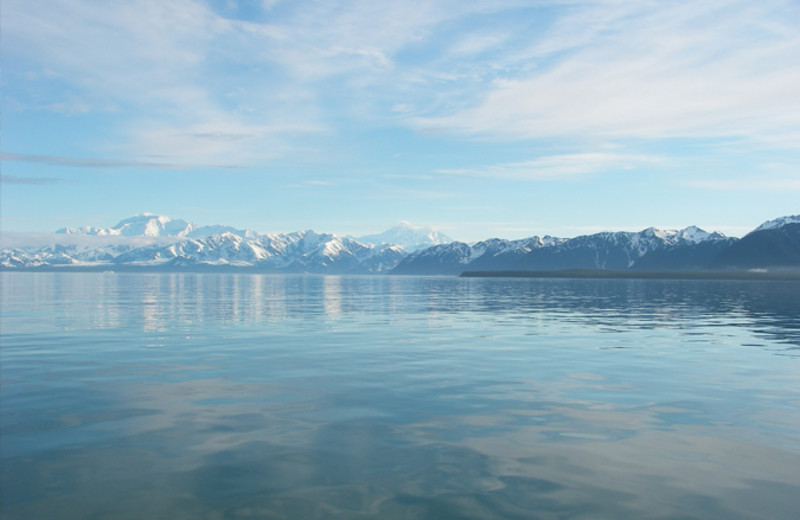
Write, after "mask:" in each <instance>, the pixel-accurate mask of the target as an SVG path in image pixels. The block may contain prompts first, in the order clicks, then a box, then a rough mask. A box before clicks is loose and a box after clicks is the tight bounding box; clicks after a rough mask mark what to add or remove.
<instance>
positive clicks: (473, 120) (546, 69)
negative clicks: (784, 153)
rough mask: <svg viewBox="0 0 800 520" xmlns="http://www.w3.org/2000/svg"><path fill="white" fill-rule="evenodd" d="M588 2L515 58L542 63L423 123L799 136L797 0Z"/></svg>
mask: <svg viewBox="0 0 800 520" xmlns="http://www.w3.org/2000/svg"><path fill="white" fill-rule="evenodd" d="M592 4H595V7H594V8H592V7H591V6H592ZM587 5H588V6H590V7H589V8H587V9H576V10H575V11H574V14H570V12H569V11H565V12H564V13H565V14H564V15H563V16H562V18H560V19H559V21H558V22H557V23H555V24H554V25H553V26H552V27H550V29H549V31H547V32H546V33H545V35H544V36H543V37H542V38H541V41H540V42H538V43H535V44H534V45H532V46H530V48H528V49H527V50H525V51H524V52H521V53H518V54H517V55H516V56H514V57H513V59H517V60H520V61H521V62H522V63H527V64H528V65H534V66H535V67H534V68H532V69H527V70H524V69H522V68H520V69H519V71H520V74H518V75H513V74H508V75H507V76H506V77H503V78H498V79H496V80H495V81H494V82H493V83H492V85H491V87H490V89H489V90H488V91H487V92H486V93H485V95H484V96H483V97H482V99H481V100H480V101H479V102H478V103H476V104H475V105H473V106H471V107H467V108H464V109H461V110H457V111H455V112H453V113H450V114H445V115H433V116H429V117H423V118H417V119H416V120H415V123H416V124H417V126H418V127H419V128H420V129H425V130H431V129H436V130H440V131H441V130H444V131H447V132H457V133H461V134H466V135H471V136H475V137H479V138H483V139H538V138H543V137H552V136H572V137H575V136H583V137H598V136H601V137H604V138H624V139H661V138H673V137H691V138H706V137H751V138H753V139H757V138H759V139H763V138H764V136H773V137H775V138H779V137H780V136H782V135H783V134H786V133H788V132H791V133H794V134H796V128H797V126H798V125H799V124H800V115H798V114H800V33H798V32H797V31H796V30H795V29H793V27H796V26H797V23H800V19H798V12H797V10H796V9H794V10H792V9H791V5H790V4H788V3H786V2H782V1H771V2H765V3H754V2H736V1H717V2H700V3H698V2H695V3H685V2H658V3H653V2H643V3H628V4H617V3H609V2H587ZM510 62H511V59H509V63H510ZM797 146H798V145H797V143H795V145H794V147H795V148H797Z"/></svg>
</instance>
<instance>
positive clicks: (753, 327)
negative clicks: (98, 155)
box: [0, 273, 800, 520]
mask: <svg viewBox="0 0 800 520" xmlns="http://www.w3.org/2000/svg"><path fill="white" fill-rule="evenodd" d="M0 281H1V282H2V286H1V289H0V291H1V297H2V299H1V300H0V303H1V304H2V305H1V306H0V312H2V322H0V325H1V327H0V334H1V336H0V347H1V350H0V361H2V365H1V366H0V375H1V376H2V390H1V391H0V405H2V415H1V416H0V417H1V419H0V421H1V423H0V427H2V430H0V441H1V443H0V450H1V452H2V475H1V478H2V480H1V481H0V484H1V485H2V488H1V489H2V497H1V498H2V502H0V516H2V518H3V519H4V520H11V519H28V518H30V519H62V518H64V519H67V518H68V519H74V518H92V519H129V518H131V519H132V518H163V519H180V518H205V519H220V518H268V519H273V518H286V519H312V518H335V519H361V518H382V519H384V518H385V519H395V518H398V519H399V518H403V519H411V518H414V519H429V518H430V519H433V518H436V519H449V518H470V519H489V518H491V519H495V518H497V519H500V518H502V519H505V518H509V519H512V518H513V519H517V518H518V519H530V518H543V519H556V518H559V519H560V518H587V519H588V518H664V519H666V518H671V519H672V518H697V519H701V518H702V519H706V518H719V519H723V518H724V519H733V518H753V519H755V518H769V519H783V518H785V519H792V520H796V519H797V518H800V284H798V283H797V282H752V281H739V282H725V281H713V282H702V281H690V282H682V281H634V280H532V279H524V280H512V279H474V278H471V279H459V278H417V277H390V276H372V277H366V276H365V277H317V276H262V275H235V274H230V275H229V274H225V275H214V274H78V273H64V274H58V273H55V274H49V273H36V274H31V273H3V274H2V278H0Z"/></svg>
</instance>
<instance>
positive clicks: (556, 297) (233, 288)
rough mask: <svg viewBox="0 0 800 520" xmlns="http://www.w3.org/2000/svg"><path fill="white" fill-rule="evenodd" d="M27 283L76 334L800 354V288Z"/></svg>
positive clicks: (287, 279) (101, 278) (81, 278)
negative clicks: (651, 337) (586, 337)
mask: <svg viewBox="0 0 800 520" xmlns="http://www.w3.org/2000/svg"><path fill="white" fill-rule="evenodd" d="M15 276H23V277H34V279H35V283H34V287H35V291H34V292H33V294H32V295H30V297H31V299H30V300H29V303H30V305H32V306H37V305H47V306H50V307H51V308H50V312H49V313H47V314H46V319H50V320H53V322H59V320H63V319H64V316H65V309H64V307H66V306H69V307H71V308H73V309H74V308H76V307H77V308H80V309H82V310H83V312H82V313H80V315H82V316H84V320H83V321H82V322H79V323H75V321H74V320H70V323H69V324H64V325H63V326H69V327H72V328H75V327H83V328H115V327H127V328H141V329H143V330H148V331H158V330H166V329H174V328H176V327H178V328H180V327H191V326H192V325H198V324H202V323H205V324H207V325H212V324H214V323H242V324H253V325H257V324H258V323H260V322H264V323H269V322H273V321H280V320H287V319H288V320H294V319H302V318H303V317H304V316H308V315H309V314H314V315H322V316H325V317H327V318H328V319H333V320H337V319H359V317H365V316H370V315H381V316H387V317H389V319H391V316H392V315H393V314H395V313H398V312H399V313H403V314H404V315H409V314H410V315H417V316H419V317H420V318H423V317H424V318H425V319H427V320H433V321H436V320H438V319H441V318H442V317H443V316H449V317H457V316H458V315H464V316H474V315H475V313H478V314H481V315H486V316H487V317H489V318H493V319H497V320H505V321H507V322H508V323H509V324H510V325H514V326H517V327H527V328H529V329H530V332H531V333H535V332H536V329H537V327H541V326H544V324H550V326H552V325H553V324H558V323H559V322H564V323H580V324H582V325H583V326H589V327H597V328H599V329H603V330H608V331H610V332H613V331H620V330H630V329H659V328H670V327H682V328H691V326H692V324H693V323H695V322H700V321H702V323H703V327H709V326H712V327H713V326H714V323H719V324H724V325H726V326H727V325H733V326H741V327H743V328H746V329H749V330H751V331H753V332H754V333H755V334H756V335H757V336H764V337H769V338H771V339H772V340H778V341H779V342H781V343H783V344H785V345H786V346H787V350H792V349H795V348H797V347H800V322H798V320H797V309H799V308H800V282H771V281H770V282H761V281H674V280H555V279H544V280H535V279H516V280H514V279H479V278H468V279H463V278H449V277H441V278H438V277H430V278H425V277H421V278H405V277H403V278H398V277H391V276H360V277H359V276H352V277H347V276H282V275H256V274H241V275H240V274H107V275H97V274H78V273H70V274H66V275H58V274H50V273H38V274H20V275H10V276H7V277H6V280H7V283H6V284H4V290H5V291H13V290H14V280H15ZM165 295H167V296H166V297H165ZM690 332H691V331H690V330H687V333H690Z"/></svg>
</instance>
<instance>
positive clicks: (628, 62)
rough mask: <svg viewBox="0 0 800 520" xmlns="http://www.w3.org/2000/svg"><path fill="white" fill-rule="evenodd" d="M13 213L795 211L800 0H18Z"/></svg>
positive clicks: (475, 223)
mask: <svg viewBox="0 0 800 520" xmlns="http://www.w3.org/2000/svg"><path fill="white" fill-rule="evenodd" d="M0 9H2V11H1V12H0V15H1V16H0V24H2V25H1V27H0V30H1V31H2V32H1V33H0V34H1V36H0V37H1V38H2V42H0V43H1V45H0V59H1V60H2V71H1V72H0V74H2V77H1V78H0V79H1V81H2V83H1V85H0V86H1V87H2V106H1V107H0V109H1V110H2V112H0V113H1V114H2V116H1V119H0V125H1V126H0V135H1V136H2V141H1V142H0V150H1V153H2V170H1V171H2V178H1V179H0V229H2V231H3V232H50V231H53V230H55V229H57V228H60V227H63V226H83V225H93V226H101V227H110V226H113V225H114V224H116V223H117V222H118V221H119V220H121V219H123V218H127V217H129V216H131V215H134V214H137V213H142V212H149V213H155V214H159V215H166V216H169V217H172V218H181V219H184V220H187V221H191V222H195V223H196V224H198V225H211V224H225V225H231V226H235V227H237V228H247V229H253V230H256V231H260V232H291V231H296V230H302V229H314V230H315V231H318V232H332V233H339V234H344V235H356V236H358V235H362V234H369V233H377V232H380V231H383V230H385V229H387V228H389V227H392V226H394V225H396V224H397V223H398V222H401V221H403V222H410V223H412V224H416V225H424V226H433V227H435V228H437V229H439V230H441V231H443V232H445V233H447V234H448V235H449V236H451V237H453V238H454V239H457V240H463V241H474V240H481V239H486V238H490V237H501V238H509V239H516V238H522V237H527V236H532V235H545V234H549V235H554V236H562V237H572V236H577V235H582V234H589V233H594V232H598V231H603V230H614V231H617V230H630V231H637V230H641V229H644V228H646V227H649V226H656V227H660V228H683V227H686V226H690V225H698V226H700V227H701V228H703V229H706V230H708V231H721V232H723V233H726V234H728V235H732V236H741V235H743V234H745V233H747V232H748V231H750V230H752V229H753V228H755V227H756V226H758V225H759V224H761V223H762V222H764V221H765V220H769V219H773V218H777V217H780V216H784V215H794V214H798V213H800V2H798V1H797V0H743V1H735V0H703V1H701V2H696V1H671V0H656V1H649V0H636V1H623V0H585V1H582V0H563V1H554V0H541V1H538V0H527V1H513V0H508V1H505V0H496V1H491V0H483V1H473V0H416V1H415V2H397V1H396V0H350V1H344V2H338V1H334V0H319V1H317V0H285V1H281V0H261V1H258V0H249V1H246V0H241V1H232V0H168V1H165V0H3V3H2V7H1V8H0Z"/></svg>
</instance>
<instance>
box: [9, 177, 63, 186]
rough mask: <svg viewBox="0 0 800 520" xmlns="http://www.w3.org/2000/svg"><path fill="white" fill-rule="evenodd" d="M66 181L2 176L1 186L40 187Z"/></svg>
mask: <svg viewBox="0 0 800 520" xmlns="http://www.w3.org/2000/svg"><path fill="white" fill-rule="evenodd" d="M60 182H64V179H56V178H53V177H17V176H15V175H0V184H28V185H34V186H40V185H45V184H58V183H60Z"/></svg>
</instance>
